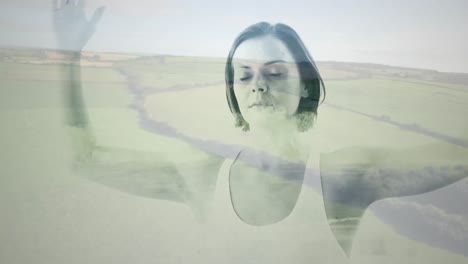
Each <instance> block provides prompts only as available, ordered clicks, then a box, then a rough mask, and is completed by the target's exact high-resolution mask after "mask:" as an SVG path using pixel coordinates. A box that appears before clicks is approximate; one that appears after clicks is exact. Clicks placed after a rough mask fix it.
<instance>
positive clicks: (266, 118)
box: [245, 107, 297, 132]
mask: <svg viewBox="0 0 468 264" xmlns="http://www.w3.org/2000/svg"><path fill="white" fill-rule="evenodd" d="M245 119H246V120H247V122H248V123H249V125H250V129H251V130H253V131H257V132H259V131H264V132H266V131H269V132H274V131H277V132H281V131H284V132H285V131H289V132H291V130H297V125H296V119H295V118H294V117H292V116H290V115H288V114H287V112H286V110H285V109H280V108H275V107H263V108H261V109H253V108H251V109H249V111H248V112H247V113H246V114H245Z"/></svg>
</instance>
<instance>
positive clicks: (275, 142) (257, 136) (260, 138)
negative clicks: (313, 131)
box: [246, 123, 310, 163]
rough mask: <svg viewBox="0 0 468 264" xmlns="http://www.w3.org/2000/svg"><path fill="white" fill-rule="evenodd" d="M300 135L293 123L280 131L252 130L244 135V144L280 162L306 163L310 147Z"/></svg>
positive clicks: (282, 127) (284, 126)
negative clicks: (278, 159)
mask: <svg viewBox="0 0 468 264" xmlns="http://www.w3.org/2000/svg"><path fill="white" fill-rule="evenodd" d="M302 134H304V133H300V132H298V131H297V128H296V126H295V123H293V124H286V125H283V126H281V129H262V128H260V129H252V130H251V131H250V132H249V133H248V134H247V135H246V143H247V146H248V147H249V148H252V149H255V150H258V151H263V152H266V153H267V154H269V155H271V156H275V157H277V158H280V159H282V160H286V161H291V162H301V163H306V161H307V157H308V153H309V147H310V146H309V144H308V140H303V138H304V135H302Z"/></svg>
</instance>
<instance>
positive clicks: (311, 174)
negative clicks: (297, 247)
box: [285, 151, 326, 224]
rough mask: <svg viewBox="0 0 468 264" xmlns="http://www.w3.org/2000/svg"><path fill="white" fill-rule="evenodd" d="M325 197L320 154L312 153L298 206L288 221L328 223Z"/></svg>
mask: <svg viewBox="0 0 468 264" xmlns="http://www.w3.org/2000/svg"><path fill="white" fill-rule="evenodd" d="M323 206H324V205H323V197H322V188H321V179H320V153H319V152H314V151H312V152H311V153H310V154H309V158H308V161H307V166H306V169H305V172H304V181H303V183H302V188H301V193H300V195H299V197H298V199H297V202H296V206H295V208H294V209H293V211H292V212H291V215H289V217H288V218H286V219H285V220H286V221H292V222H304V221H305V222H307V223H309V224H313V223H317V224H318V223H321V224H323V223H326V216H325V211H324V208H323Z"/></svg>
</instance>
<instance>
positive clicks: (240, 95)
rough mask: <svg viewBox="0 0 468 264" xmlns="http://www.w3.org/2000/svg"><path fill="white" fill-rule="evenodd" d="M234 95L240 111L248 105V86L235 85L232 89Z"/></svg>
mask: <svg viewBox="0 0 468 264" xmlns="http://www.w3.org/2000/svg"><path fill="white" fill-rule="evenodd" d="M234 94H235V95H236V99H237V103H238V104H239V108H240V109H241V111H242V110H243V108H246V107H247V105H248V98H249V87H248V85H237V86H235V87H234Z"/></svg>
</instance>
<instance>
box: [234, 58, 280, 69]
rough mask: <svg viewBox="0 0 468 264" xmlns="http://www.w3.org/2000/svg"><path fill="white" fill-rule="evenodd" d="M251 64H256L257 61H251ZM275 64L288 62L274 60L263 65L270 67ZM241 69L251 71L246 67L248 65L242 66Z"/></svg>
mask: <svg viewBox="0 0 468 264" xmlns="http://www.w3.org/2000/svg"><path fill="white" fill-rule="evenodd" d="M249 62H255V61H249ZM275 63H286V61H284V60H272V61H268V62H265V63H264V64H263V65H264V66H268V65H271V64H275ZM240 67H241V68H242V69H250V68H251V67H250V66H246V65H241V66H240Z"/></svg>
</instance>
